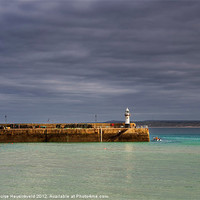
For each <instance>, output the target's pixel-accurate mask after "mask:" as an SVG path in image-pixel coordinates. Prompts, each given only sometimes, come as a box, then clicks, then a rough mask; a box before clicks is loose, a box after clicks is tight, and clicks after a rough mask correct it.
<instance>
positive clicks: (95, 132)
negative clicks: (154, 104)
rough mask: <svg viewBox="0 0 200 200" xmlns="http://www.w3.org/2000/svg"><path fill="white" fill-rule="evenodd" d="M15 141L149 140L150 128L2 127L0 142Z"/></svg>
mask: <svg viewBox="0 0 200 200" xmlns="http://www.w3.org/2000/svg"><path fill="white" fill-rule="evenodd" d="M14 142H149V130H148V128H66V129H64V128H37V129H31V128H23V129H0V143H14Z"/></svg>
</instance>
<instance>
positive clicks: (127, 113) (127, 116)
mask: <svg viewBox="0 0 200 200" xmlns="http://www.w3.org/2000/svg"><path fill="white" fill-rule="evenodd" d="M124 115H125V127H126V128H129V127H130V116H131V114H130V112H129V109H128V108H126V111H125V114H124Z"/></svg>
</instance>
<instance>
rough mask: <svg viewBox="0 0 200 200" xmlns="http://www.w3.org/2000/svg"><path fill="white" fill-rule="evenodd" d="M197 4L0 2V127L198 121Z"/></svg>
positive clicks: (156, 0) (153, 0)
mask: <svg viewBox="0 0 200 200" xmlns="http://www.w3.org/2000/svg"><path fill="white" fill-rule="evenodd" d="M199 10H200V1H193V0H188V1H186V0H56V1H55V0H18V1H15V0H9V1H8V0H0V122H1V123H3V122H5V115H6V117H7V119H6V120H7V122H9V123H18V122H21V123H22V122H23V123H39V122H41V123H44V122H52V123H58V122H60V123H68V122H69V123H72V122H75V123H77V122H93V121H95V115H97V121H98V122H103V121H109V120H124V112H125V109H126V107H128V108H129V109H130V112H131V120H132V121H138V120H199V119H200V111H199V108H200V12H199Z"/></svg>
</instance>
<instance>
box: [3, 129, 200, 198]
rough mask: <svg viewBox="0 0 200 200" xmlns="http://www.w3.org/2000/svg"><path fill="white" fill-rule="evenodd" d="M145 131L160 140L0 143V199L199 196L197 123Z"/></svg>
mask: <svg viewBox="0 0 200 200" xmlns="http://www.w3.org/2000/svg"><path fill="white" fill-rule="evenodd" d="M150 134H151V139H152V138H153V137H154V136H158V137H161V138H162V142H150V143H14V144H0V199H16V198H14V196H13V195H15V197H18V199H109V200H129V199H130V200H146V199H148V200H149V199H150V200H151V199H152V200H157V199H159V200H162V199H176V200H177V199H180V200H184V199H192V200H194V199H200V129H198V128H190V129H189V128H187V129H181V128H176V129H173V128H165V129H163V128H157V129H153V128H152V129H150ZM23 195H24V196H23ZM25 195H26V196H25ZM28 195H30V196H28ZM56 195H57V196H56ZM61 195H63V196H61ZM84 195H85V196H84ZM61 197H63V198H61Z"/></svg>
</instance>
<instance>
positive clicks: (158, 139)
mask: <svg viewBox="0 0 200 200" xmlns="http://www.w3.org/2000/svg"><path fill="white" fill-rule="evenodd" d="M153 141H154V142H161V141H162V140H161V139H160V138H159V137H153Z"/></svg>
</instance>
